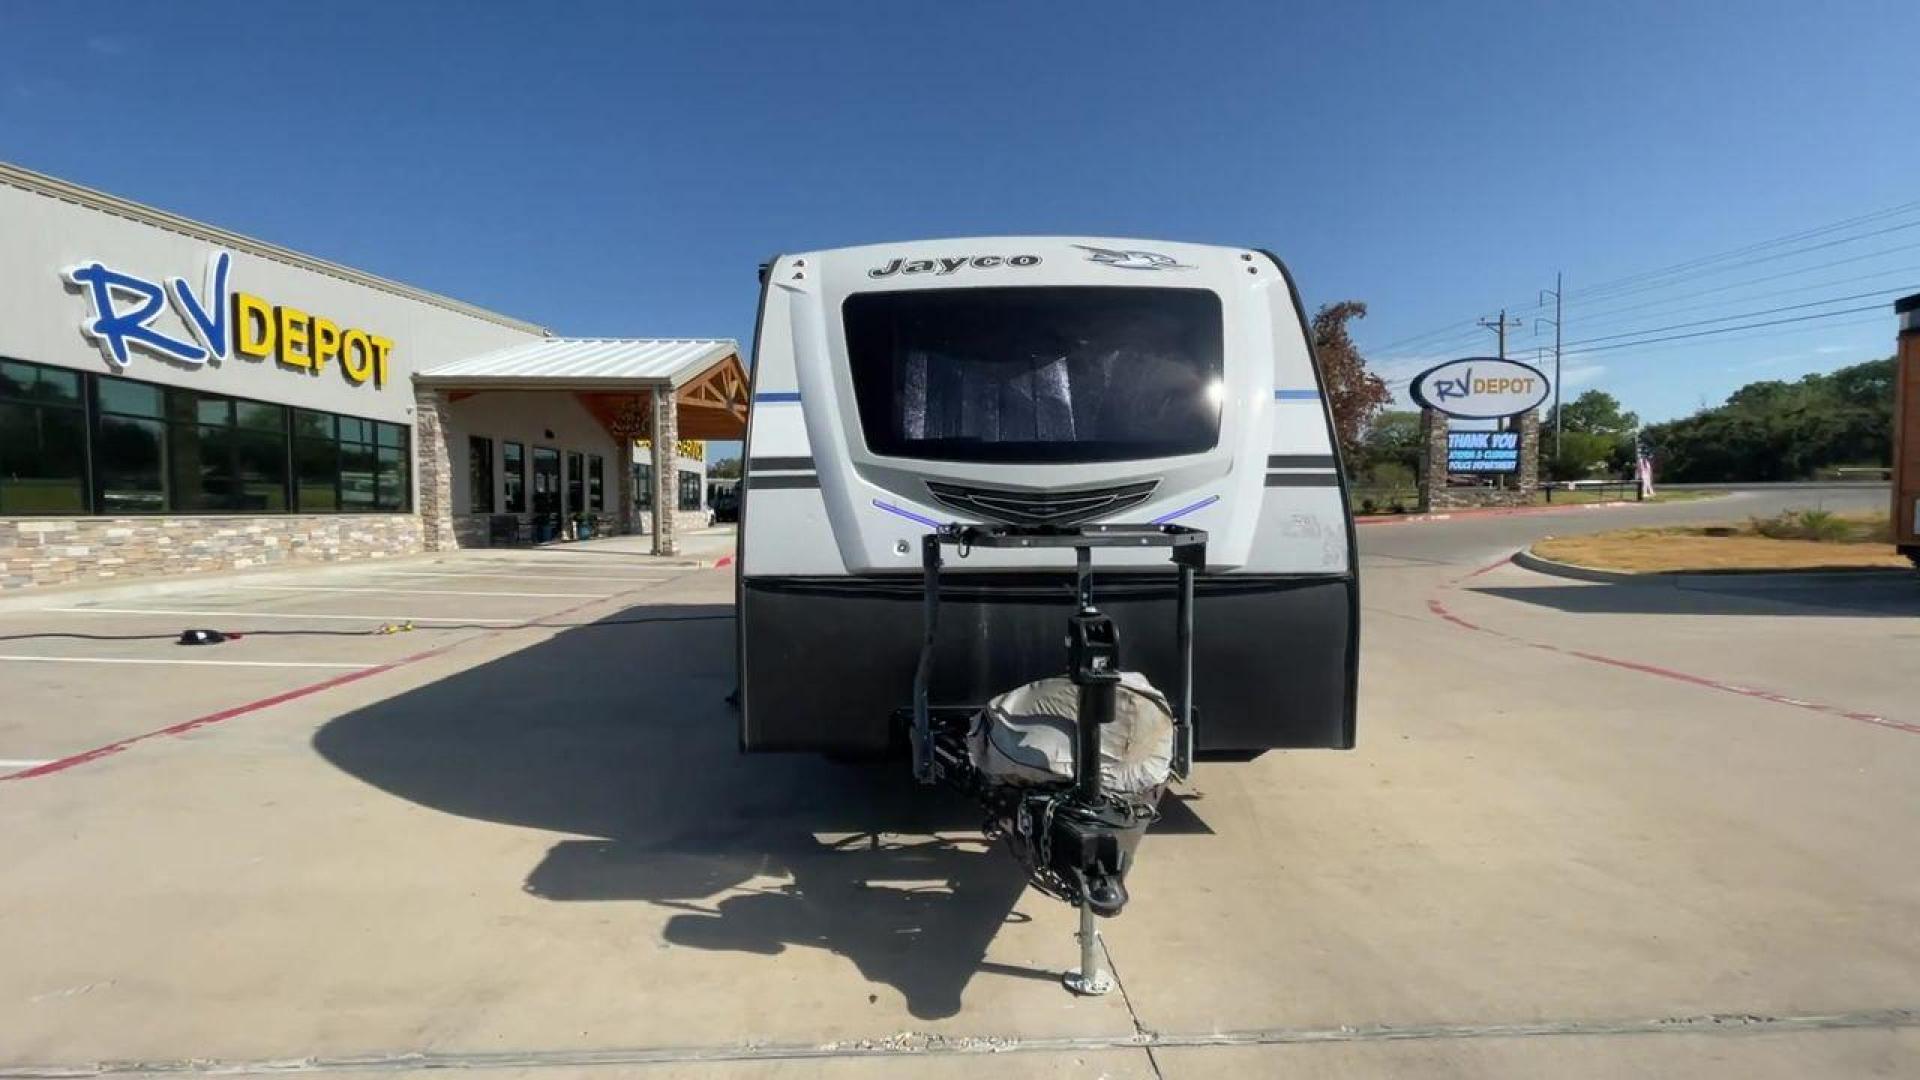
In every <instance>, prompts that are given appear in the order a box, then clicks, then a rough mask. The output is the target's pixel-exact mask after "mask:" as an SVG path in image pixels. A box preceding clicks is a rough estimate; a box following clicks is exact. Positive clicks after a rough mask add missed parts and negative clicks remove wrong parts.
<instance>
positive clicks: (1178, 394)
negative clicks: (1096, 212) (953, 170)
mask: <svg viewBox="0 0 1920 1080" xmlns="http://www.w3.org/2000/svg"><path fill="white" fill-rule="evenodd" d="M843 314H844V316H845V319H846V332H847V356H848V360H849V362H850V363H851V365H852V373H853V384H854V393H855V396H856V398H857V399H858V403H859V408H860V425H861V429H862V430H863V432H864V433H865V435H866V440H867V447H868V448H869V449H870V450H872V451H873V452H874V453H876V454H881V455H884V456H888V457H905V458H919V459H930V460H941V461H995V462H1032V463H1055V462H1084V461H1122V460H1134V459H1140V458H1155V457H1171V456H1175V455H1180V454H1195V453H1200V452H1203V451H1206V450H1209V449H1212V448H1213V445H1214V444H1215V442H1216V441H1218V439H1219V436H1220V400H1221V379H1222V348H1221V335H1222V330H1221V314H1220V299H1219V297H1218V296H1217V295H1215V294H1214V293H1213V292H1212V291H1210V290H1207V289H1167V288H1146V287H1141V288H1124V287H1122V288H1115V287H1104V286H1102V287H1068V286H1060V287H1043V288H976V289H926V290H912V291H904V292H869V293H856V294H854V295H852V296H850V297H848V298H847V301H846V304H845V305H844V307H843Z"/></svg>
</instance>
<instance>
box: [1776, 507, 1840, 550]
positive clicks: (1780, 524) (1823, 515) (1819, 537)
mask: <svg viewBox="0 0 1920 1080" xmlns="http://www.w3.org/2000/svg"><path fill="white" fill-rule="evenodd" d="M1751 522H1752V525H1753V531H1754V532H1756V533H1759V534H1760V535H1761V536H1765V537H1769V538H1771V539H1774V540H1813V541H1817V542H1819V543H1823V544H1835V543H1840V542H1842V541H1845V540H1848V539H1850V538H1852V536H1853V527H1852V526H1850V525H1849V524H1847V522H1846V521H1845V520H1844V519H1842V518H1841V517H1840V515H1838V514H1835V513H1834V512H1833V511H1831V510H1822V509H1819V508H1814V509H1808V510H1786V511H1782V512H1781V513H1778V514H1775V515H1774V516H1772V517H1770V518H1752V519H1751Z"/></svg>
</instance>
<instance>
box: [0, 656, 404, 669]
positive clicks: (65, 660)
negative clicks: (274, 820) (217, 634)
mask: <svg viewBox="0 0 1920 1080" xmlns="http://www.w3.org/2000/svg"><path fill="white" fill-rule="evenodd" d="M0 661H12V662H14V663H23V664H174V665H180V666H185V667H272V668H282V667H297V668H348V669H351V670H356V671H357V670H359V669H360V668H363V667H367V666H368V665H366V664H336V663H326V662H322V661H318V660H177V659H174V658H172V657H151V658H148V657H134V656H24V655H21V656H7V655H0Z"/></svg>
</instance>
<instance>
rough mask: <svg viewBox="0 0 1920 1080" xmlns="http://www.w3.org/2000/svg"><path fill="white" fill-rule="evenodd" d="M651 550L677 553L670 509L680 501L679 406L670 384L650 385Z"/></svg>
mask: <svg viewBox="0 0 1920 1080" xmlns="http://www.w3.org/2000/svg"><path fill="white" fill-rule="evenodd" d="M652 434H653V438H652V449H653V553H654V554H655V555H678V554H680V539H679V536H678V535H677V534H676V532H675V530H674V527H673V518H674V511H675V509H676V508H677V507H678V506H679V505H680V490H679V481H680V477H679V473H678V471H677V469H676V463H677V462H678V461H679V454H678V453H677V452H676V451H677V449H678V447H679V445H680V406H679V403H678V402H676V401H675V400H674V399H673V387H671V386H656V387H654V389H653V432H652Z"/></svg>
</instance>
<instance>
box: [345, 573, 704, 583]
mask: <svg viewBox="0 0 1920 1080" xmlns="http://www.w3.org/2000/svg"><path fill="white" fill-rule="evenodd" d="M371 577H382V578H553V580H641V582H647V580H666V578H668V577H672V575H653V577H609V575H541V573H528V571H520V573H497V575H490V573H486V571H442V573H432V571H374V573H372V575H371Z"/></svg>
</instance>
